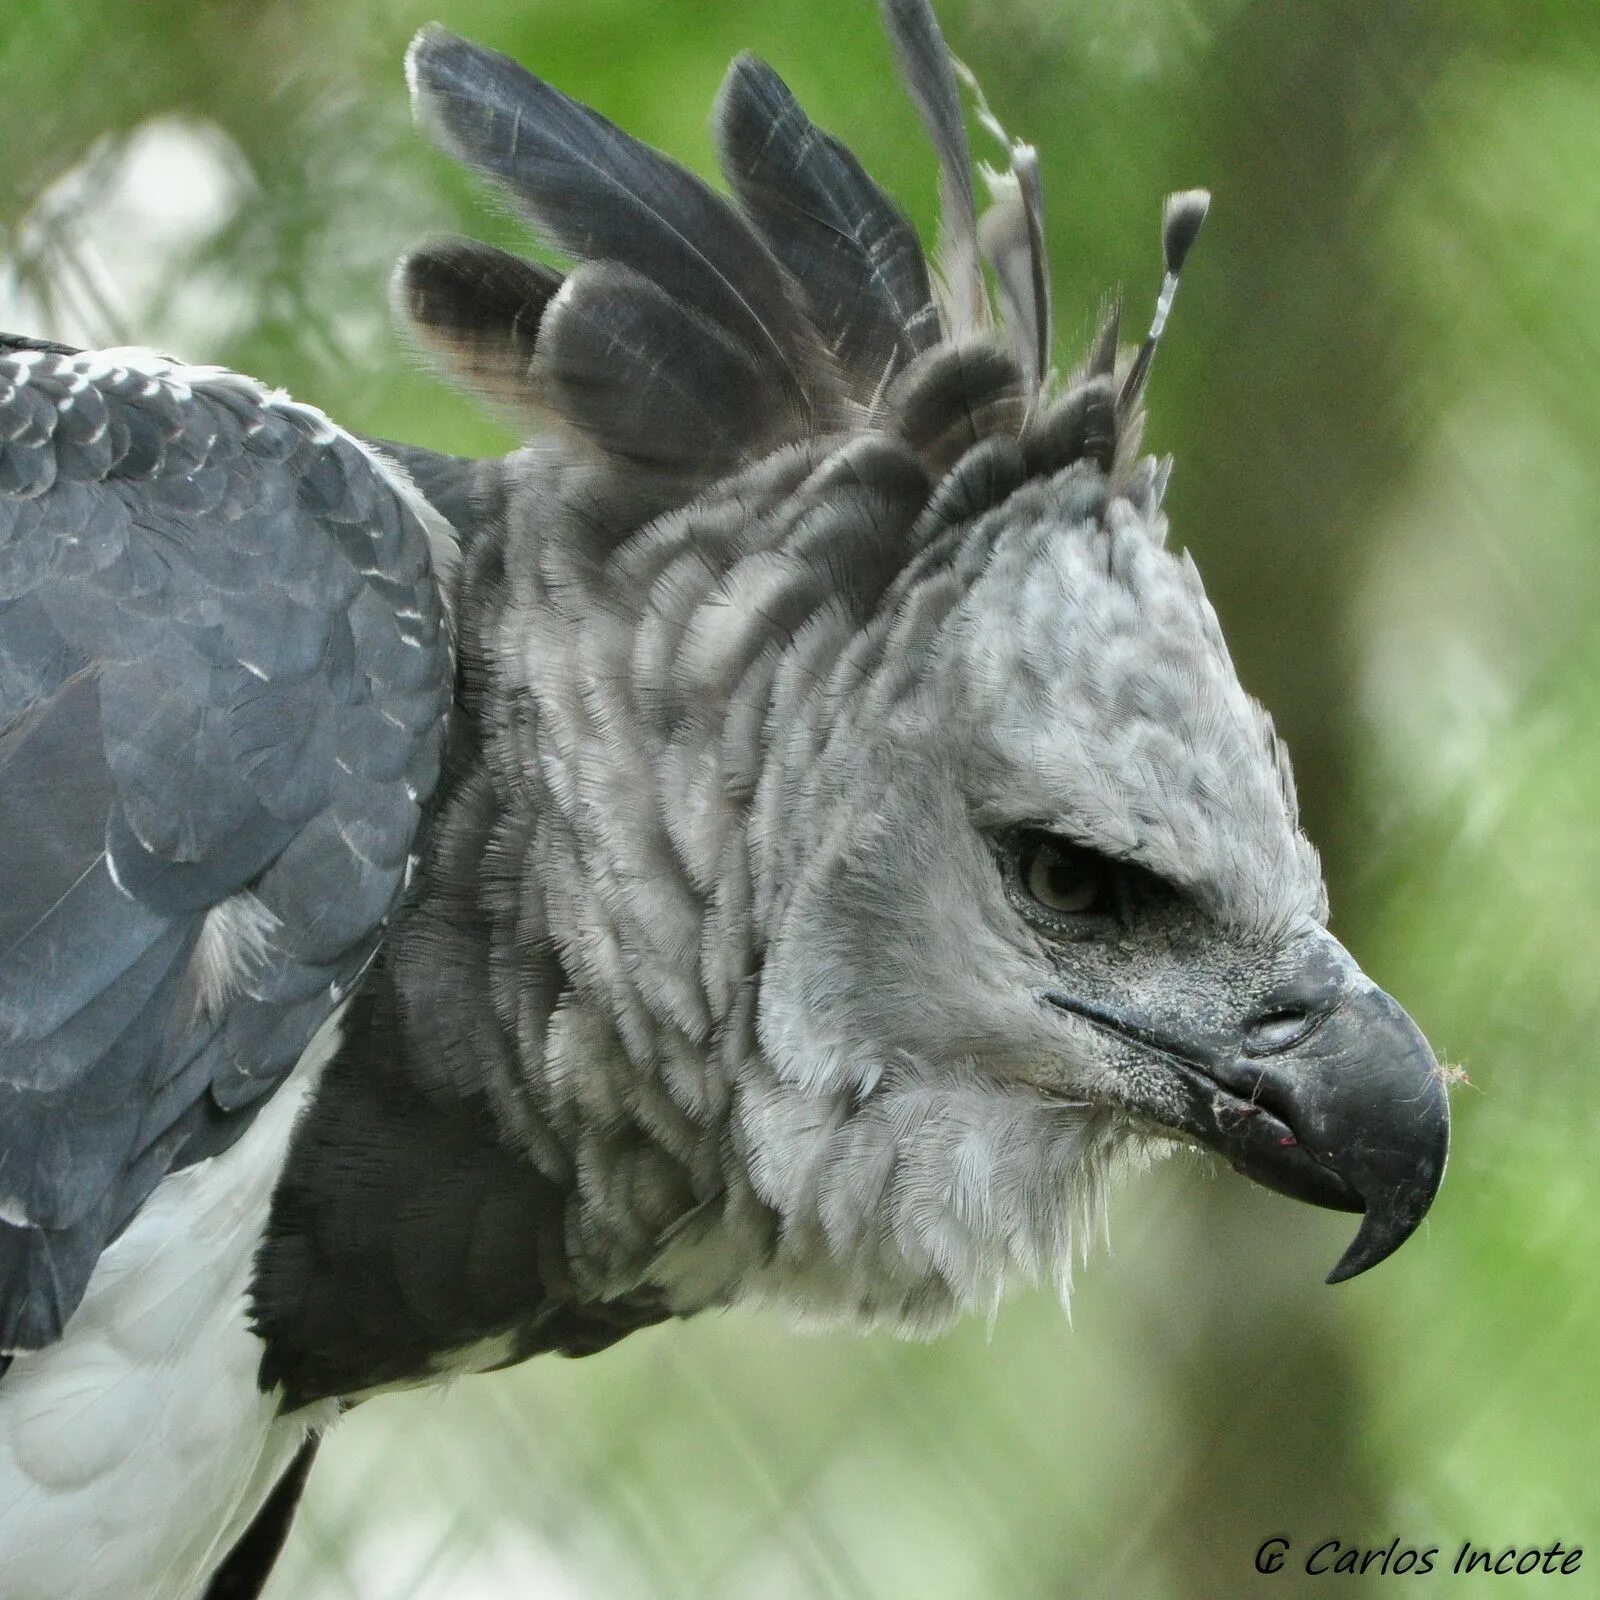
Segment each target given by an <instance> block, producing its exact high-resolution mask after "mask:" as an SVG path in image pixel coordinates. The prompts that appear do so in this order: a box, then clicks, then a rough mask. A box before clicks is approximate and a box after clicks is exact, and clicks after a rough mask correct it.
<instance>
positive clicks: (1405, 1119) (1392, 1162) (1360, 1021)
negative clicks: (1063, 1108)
mask: <svg viewBox="0 0 1600 1600" xmlns="http://www.w3.org/2000/svg"><path fill="white" fill-rule="evenodd" d="M1335 948H1337V947H1335ZM1339 953H1340V955H1343V952H1342V951H1340V952H1339ZM1345 960H1346V961H1348V957H1346V958H1345ZM1341 965H1342V963H1341ZM1317 966H1318V967H1319V968H1321V971H1320V972H1318V973H1317V974H1316V979H1317V981H1315V982H1314V983H1307V982H1302V983H1299V984H1297V985H1295V986H1294V992H1293V994H1292V998H1291V1003H1289V1004H1287V1005H1284V1004H1280V1003H1274V1004H1272V1005H1271V1006H1270V1007H1269V1008H1267V1009H1266V1010H1265V1011H1264V1012H1263V1013H1262V1014H1261V1016H1260V1017H1259V1018H1258V1020H1257V1021H1255V1022H1254V1023H1252V1024H1250V1025H1247V1026H1246V1027H1244V1028H1242V1029H1241V1030H1240V1031H1239V1033H1238V1034H1237V1035H1236V1036H1235V1037H1233V1038H1232V1039H1231V1040H1227V1041H1224V1040H1222V1039H1219V1038H1215V1037H1213V1038H1208V1039H1205V1040H1196V1041H1192V1042H1190V1041H1185V1042H1184V1043H1182V1044H1179V1043H1178V1042H1177V1041H1174V1040H1171V1039H1168V1038H1163V1037H1161V1036H1159V1035H1158V1034H1156V1033H1155V1032H1154V1031H1153V1030H1149V1029H1145V1028H1142V1027H1137V1026H1134V1025H1130V1024H1129V1023H1128V1022H1127V1020H1126V1019H1124V1018H1121V1017H1117V1016H1114V1015H1112V1014H1111V1013H1108V1012H1107V1011H1105V1010H1103V1009H1102V1008H1100V1007H1098V1006H1094V1005H1084V1004H1082V1003H1078V1002H1075V1001H1073V1000H1071V999H1070V998H1068V997H1066V996H1059V995H1054V994H1052V995H1050V996H1049V997H1048V998H1049V999H1050V1001H1051V1002H1052V1003H1053V1004H1055V1005H1057V1006H1059V1007H1061V1009H1063V1010H1066V1011H1072V1012H1075V1013H1077V1014H1078V1015H1080V1016H1083V1017H1086V1018H1087V1019H1088V1020H1090V1021H1092V1022H1096V1023H1098V1024H1100V1025H1101V1026H1102V1027H1107V1028H1110V1029H1112V1030H1113V1031H1115V1032H1117V1033H1120V1034H1122V1035H1124V1037H1128V1038H1132V1039H1135V1040H1137V1041H1138V1043H1140V1044H1141V1045H1142V1046H1143V1047H1144V1048H1145V1050H1147V1051H1148V1050H1153V1051H1155V1052H1157V1053H1158V1054H1160V1055H1161V1056H1163V1057H1165V1062H1164V1065H1166V1066H1167V1067H1168V1069H1169V1071H1170V1077H1169V1078H1168V1079H1167V1083H1166V1085H1165V1087H1166V1089H1167V1090H1168V1091H1169V1092H1168V1093H1166V1094H1163V1095H1162V1096H1161V1099H1160V1102H1159V1104H1151V1105H1140V1104H1137V1103H1135V1102H1134V1101H1131V1100H1130V1102H1129V1104H1130V1109H1133V1110H1139V1111H1143V1112H1144V1113H1145V1114H1146V1115H1149V1116H1151V1117H1152V1118H1153V1120H1155V1121H1158V1122H1160V1123H1162V1124H1164V1125H1166V1126H1168V1127H1170V1128H1172V1129H1173V1130H1174V1131H1176V1132H1179V1133H1184V1134H1187V1135H1189V1136H1190V1137H1192V1138H1194V1139H1197V1140H1199V1141H1200V1142H1201V1143H1202V1144H1205V1145H1207V1146H1208V1147H1209V1148H1211V1149H1212V1150H1215V1151H1216V1152H1217V1153H1218V1154H1219V1155H1220V1156H1222V1157H1223V1158H1224V1159H1225V1160H1226V1161H1228V1162H1229V1164H1230V1165H1232V1166H1233V1167H1234V1168H1235V1169H1236V1170H1237V1171H1239V1172H1242V1173H1244V1174H1245V1176H1247V1177H1250V1178H1253V1179H1255V1181H1256V1182H1257V1183H1260V1184H1263V1185H1265V1186H1266V1187H1267V1188H1269V1189H1274V1190H1276V1191H1277V1192H1278V1193H1280V1194H1285V1195H1289V1196H1290V1197H1292V1198H1293V1199H1296V1200H1305V1201H1308V1202H1309V1203H1310V1204H1312V1205H1319V1206H1328V1207H1331V1208H1332V1209H1335V1210H1340V1211H1359V1212H1361V1213H1363V1215H1362V1219H1361V1226H1360V1228H1359V1229H1358V1230H1357V1232H1356V1236H1355V1238H1354V1239H1353V1240H1352V1241H1351V1243H1350V1247H1349V1249H1347V1250H1346V1251H1345V1253H1344V1254H1343V1256H1341V1257H1340V1258H1339V1262H1338V1264H1337V1265H1336V1266H1335V1267H1334V1269H1333V1271H1332V1272H1330V1273H1329V1274H1328V1282H1329V1283H1341V1282H1343V1281H1344V1280H1345V1279H1346V1278H1353V1277H1355V1276H1356V1274H1357V1273H1360V1272H1365V1271H1366V1270H1367V1268H1368V1267H1373V1266H1376V1265H1377V1264H1378V1262H1380V1261H1382V1260H1383V1259H1384V1257H1385V1256H1388V1255H1390V1254H1392V1253H1393V1252H1394V1251H1395V1250H1397V1249H1399V1247H1400V1246H1401V1245H1402V1244H1404V1243H1405V1241H1406V1240H1407V1239H1408V1238H1410V1237H1411V1235H1412V1234H1413V1233H1414V1232H1415V1231H1416V1228H1417V1225H1418V1224H1419V1223H1420V1222H1421V1221H1422V1219H1423V1217H1424V1215H1426V1213H1427V1210H1428V1207H1429V1206H1430V1205H1431V1204H1432V1203H1433V1197H1434V1196H1435V1195H1436V1194H1437V1193H1438V1192H1439V1185H1440V1183H1441V1182H1442V1181H1443V1179H1444V1168H1445V1158H1446V1156H1447V1154H1448V1152H1449V1146H1450V1106H1449V1100H1448V1097H1447V1095H1446V1092H1445V1078H1444V1074H1443V1072H1442V1071H1441V1070H1440V1067H1439V1064H1438V1062H1437V1061H1436V1060H1435V1059H1434V1055H1433V1051H1432V1050H1431V1049H1430V1048H1429V1046H1428V1042H1427V1040H1426V1039H1424V1038H1423V1036H1422V1034H1421V1032H1420V1031H1419V1030H1418V1028H1417V1025H1416V1024H1415V1023H1414V1022H1412V1020H1411V1019H1410V1017H1408V1016H1407V1015H1406V1014H1405V1012H1404V1011H1403V1010H1401V1008H1400V1007H1399V1005H1397V1004H1396V1003H1395V1001H1394V1000H1392V999H1391V998H1390V997H1389V996H1388V995H1387V994H1385V993H1384V992H1383V990H1382V989H1379V988H1378V987H1376V985H1374V984H1372V983H1371V982H1370V980H1368V979H1367V978H1366V977H1364V976H1363V975H1362V974H1361V973H1360V972H1359V970H1357V969H1356V968H1355V967H1354V964H1353V963H1350V964H1349V966H1348V967H1346V968H1345V970H1344V971H1343V972H1337V973H1334V972H1329V971H1328V970H1327V967H1326V966H1325V965H1324V964H1323V963H1322V962H1320V961H1319V962H1318V963H1317ZM1310 976H1311V975H1310V974H1308V977H1310Z"/></svg>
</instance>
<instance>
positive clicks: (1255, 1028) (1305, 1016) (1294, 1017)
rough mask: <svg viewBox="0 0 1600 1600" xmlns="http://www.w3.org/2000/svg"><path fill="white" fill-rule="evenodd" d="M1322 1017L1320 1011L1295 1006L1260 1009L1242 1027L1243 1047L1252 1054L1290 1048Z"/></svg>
mask: <svg viewBox="0 0 1600 1600" xmlns="http://www.w3.org/2000/svg"><path fill="white" fill-rule="evenodd" d="M1321 1020H1322V1014H1321V1013H1320V1012H1315V1011H1307V1010H1304V1009H1303V1008H1302V1007H1299V1006H1280V1007H1277V1008H1276V1009H1274V1010H1272V1011H1264V1012H1263V1013H1262V1014H1261V1015H1260V1016H1259V1017H1257V1018H1256V1020H1255V1021H1254V1022H1252V1023H1251V1024H1250V1026H1249V1027H1248V1028H1246V1029H1245V1049H1246V1050H1247V1051H1249V1053H1250V1054H1251V1055H1253V1056H1271V1055H1276V1054H1278V1052H1279V1051H1281V1050H1288V1049H1291V1048H1292V1047H1293V1046H1295V1045H1297V1044H1299V1043H1300V1041H1301V1040H1302V1039H1304V1038H1305V1036H1306V1035H1307V1034H1308V1033H1310V1032H1311V1030H1312V1029H1313V1028H1314V1027H1316V1025H1317V1024H1318V1023H1319V1022H1320V1021H1321Z"/></svg>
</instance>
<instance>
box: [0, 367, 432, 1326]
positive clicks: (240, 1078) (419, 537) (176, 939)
mask: <svg viewBox="0 0 1600 1600" xmlns="http://www.w3.org/2000/svg"><path fill="white" fill-rule="evenodd" d="M419 505H420V502H419V501H418V500H417V499H416V497H415V496H414V495H411V494H409V493H408V492H407V490H406V488H405V486H404V483H403V480H401V479H400V478H399V477H398V476H397V475H391V474H390V473H389V472H388V471H387V470H386V469H385V468H384V467H383V466H382V465H381V464H380V463H379V461H378V460H377V458H376V457H375V456H374V455H373V454H372V453H371V452H369V451H367V450H366V449H364V448H363V447H362V446H361V445H359V444H358V443H357V442H356V441H355V440H353V439H352V438H351V437H350V436H349V435H347V434H344V433H342V432H340V431H339V430H338V429H336V428H334V427H333V426H332V425H331V424H329V423H328V422H327V421H326V419H325V418H323V417H321V416H320V415H319V414H317V413H316V412H313V411H311V410H309V409H307V408H304V407H299V406H295V405H293V404H292V403H290V402H287V401H284V400H282V399H281V398H274V397H272V396H270V395H268V394H266V393H265V392H264V391H262V390H261V389H260V388H259V387H257V386H256V385H254V384H252V383H250V382H249V381H248V380H245V379H241V378H238V377H236V376H234V375H232V374H227V373H220V372H214V371H202V370H196V369H185V368H180V367H175V366H172V365H170V364H165V363H159V362H156V363H153V364H148V365H146V364H143V363H137V362H132V361H129V362H128V363H126V364H123V363H121V362H119V360H118V358H117V357H116V356H115V354H113V355H110V356H93V355H73V354H72V353H70V352H65V351H61V350H52V349H48V348H41V349H36V350H33V351H27V350H18V349H16V347H15V344H14V343H13V344H12V345H10V346H5V345H0V1348H3V1349H18V1348H34V1347H37V1346H40V1345H42V1344H46V1343H48V1342H49V1341H51V1340H52V1339H54V1338H55V1337H56V1336H57V1335H58V1334H59V1333H60V1331H61V1328H62V1326H63V1325H64V1323H65V1321H66V1319H67V1318H68V1316H70V1314H71V1312H72V1310H73V1308H74V1307H75V1306H76V1304H77V1302H78V1300H79V1298H80V1297H81V1295H82V1292H83V1289H84V1287H85V1285H86V1283H87V1281H88V1277H89V1274H90V1272H91V1271H92V1269H93V1267H94V1263H95V1261H96V1260H97V1259H98V1257H99V1254H100V1252H101V1250H102V1249H103V1248H104V1247H105V1245H106V1244H107V1242H108V1241H109V1240H111V1239H112V1238H114V1237H115V1235H116V1233H117V1232H118V1231H119V1230H120V1229H121V1228H122V1227H123V1226H125V1224H126V1223H127V1221H128V1220H129V1218H130V1217H131V1216H132V1215H133V1214H134V1212H135V1211H136V1210H137V1209H138V1207H139V1205H140V1204H141V1203H142V1201H143V1200H144V1198H145V1197H146V1196H147V1195H148V1193H149V1192H150V1190H151V1189H152V1188H153V1187H154V1185H155V1184H156V1183H157V1182H159V1181H160V1179H161V1177H162V1176H163V1175H164V1174H165V1173H166V1172H168V1171H170V1170H172V1169H173V1168H175V1167H179V1166H182V1165H185V1164H187V1163H190V1162H193V1161H195V1160H199V1159H201V1158H203V1157H205V1156H208V1155H211V1154H213V1153H215V1152H216V1151H218V1150H220V1149H222V1148H224V1147H225V1146H226V1145H227V1144H229V1143H231V1142H232V1140H233V1139H235V1138H236V1137H237V1136H238V1135H239V1133H240V1132H242V1131H243V1129H244V1127H245V1126H246V1125H247V1124H248V1121H249V1118H250V1114H251V1110H252V1108H253V1107H254V1106H255V1105H257V1104H259V1102H260V1100H261V1099H262V1098H263V1097H264V1096H265V1095H267V1094H268V1093H270V1092H271V1090H272V1089H273V1088H274V1087H275V1086H276V1084H277V1083H278V1082H279V1081H280V1080H281V1078H282V1077H283V1075H284V1074H285V1073H287V1071H288V1070H289V1069H290V1068H291V1067H292V1066H293V1064H294V1063H295V1061H296V1060H297V1059H298V1058H299V1055H300V1053H301V1052H302V1051H303V1049H304V1048H305V1045H306V1044H307V1042H308V1041H309V1039H310V1037H311V1035H312V1034H313V1033H314V1032H315V1031H316V1029H317V1027H318V1026H320V1025H321V1023H322V1022H323V1021H324V1020H325V1019H326V1017H327V1016H328V1015H329V1014H330V1013H331V1011H332V1010H333V1009H334V1008H335V1006H336V1005H337V1004H338V1002H339V1000H340V999H341V998H342V996H343V994H344V993H345V992H346V991H347V990H348V988H349V987H350V986H351V985H352V984H353V983H354V982H355V980H356V979H357V977H358V976H359V975H360V973H361V971H362V970H363V969H364V967H365V965H366V963H367V962H368V961H369V960H370V958H371V955H372V953H373V951H374V950H375V948H376V943H377V940H378V937H379V935H380V933H381V930H382V927H383V924H384V921H385V919H386V918H387V916H388V915H389V913H390V911H391V910H392V908H393V906H394V904H395V902H396V900H397V898H398V896H399V894H400V893H401V891H402V888H403V886H404V882H405V879H406V876H407V872H408V862H409V858H410V852H411V850H412V846H413V842H414V839H415V834H416V831H417V827H418V824H419V820H420V816H421V808H422V806H423V805H424V804H425V803H426V801H427V799H428V797H429V796H430V795H431V793H432V790H433V787H434V784H435V782H436V778H437V772H438V763H439V751H440V745H441V740H442V737H443V724H444V720H445V715H446V711H447V707H448V703H449V692H450V653H449V643H448V638H447V636H446V634H445V631H444V626H443V617H442V613H441V606H440V599H439V594H438V589H437V584H436V582H435V579H434V576H433V572H432V569H431V566H430V561H429V553H428V542H427V534H426V529H425V527H424V524H423V521H422V520H421V513H420V512H419Z"/></svg>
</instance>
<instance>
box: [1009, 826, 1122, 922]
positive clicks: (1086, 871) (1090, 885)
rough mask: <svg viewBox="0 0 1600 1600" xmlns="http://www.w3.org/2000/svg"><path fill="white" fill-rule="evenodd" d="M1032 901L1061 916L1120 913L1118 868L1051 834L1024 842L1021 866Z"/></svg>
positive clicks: (1091, 852) (1025, 885) (1032, 835)
mask: <svg viewBox="0 0 1600 1600" xmlns="http://www.w3.org/2000/svg"><path fill="white" fill-rule="evenodd" d="M1017 867H1018V875H1019V877H1020V878H1021V880H1022V887H1023V889H1024V890H1025V891H1026V892H1027V894H1028V897H1029V898H1030V899H1032V900H1035V901H1037V902H1038V903H1039V904H1040V905H1041V906H1043V907H1044V908H1045V910H1046V911H1053V912H1056V913H1057V914H1058V915H1061V916H1080V917H1081V916H1094V915H1097V914H1098V915H1106V914H1108V913H1110V912H1114V911H1115V910H1116V909H1117V895H1116V864H1115V863H1114V862H1111V861H1107V860H1106V858H1105V857H1104V856H1100V855H1096V854H1095V853H1094V851H1092V850H1085V849H1084V848H1083V847H1082V846H1081V845H1075V844H1070V843H1068V842H1067V840H1065V839H1058V838H1055V837H1053V836H1052V835H1050V834H1048V833H1036V834H1030V835H1028V836H1027V838H1026V839H1024V841H1023V843H1022V849H1021V852H1020V854H1019V857H1018V862H1017Z"/></svg>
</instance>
